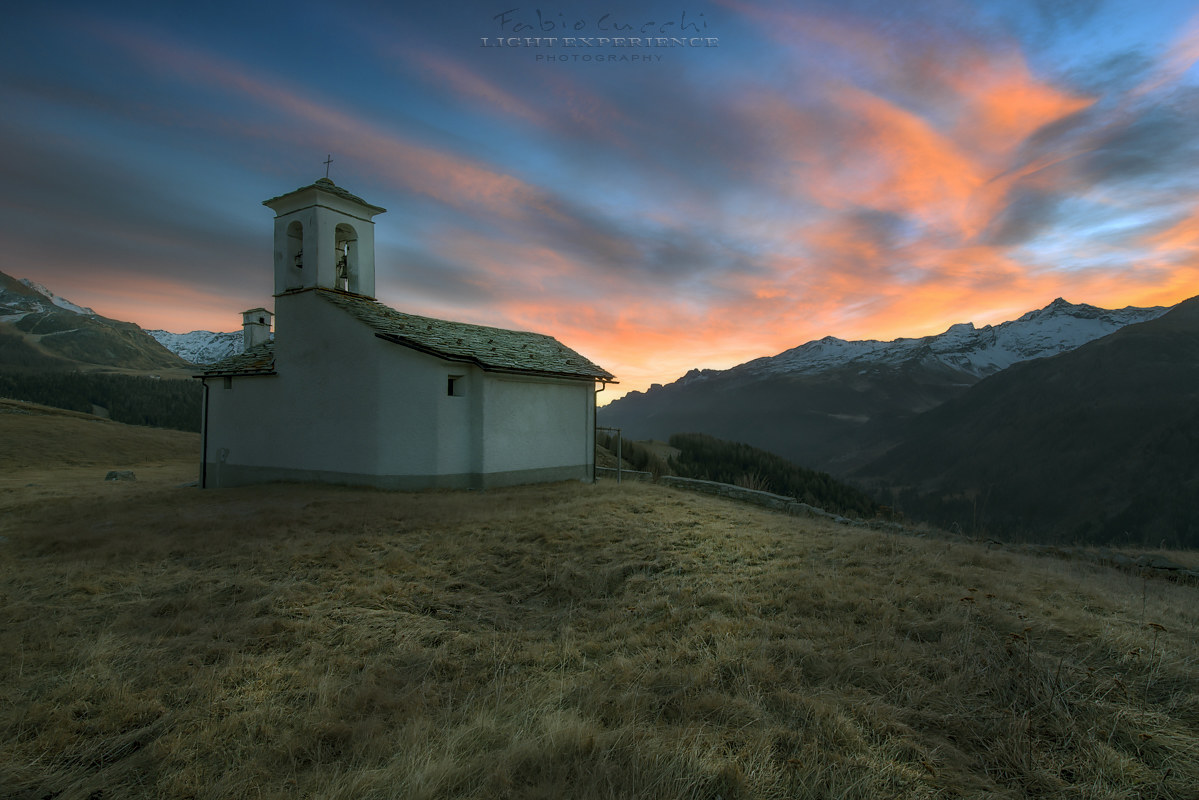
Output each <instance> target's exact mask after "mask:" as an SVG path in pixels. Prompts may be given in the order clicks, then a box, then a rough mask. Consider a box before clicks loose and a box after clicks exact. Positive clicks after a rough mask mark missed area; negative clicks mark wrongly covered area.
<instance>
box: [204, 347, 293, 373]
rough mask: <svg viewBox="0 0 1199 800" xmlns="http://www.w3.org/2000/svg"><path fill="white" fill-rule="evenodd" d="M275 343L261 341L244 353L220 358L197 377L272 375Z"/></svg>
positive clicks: (273, 371)
mask: <svg viewBox="0 0 1199 800" xmlns="http://www.w3.org/2000/svg"><path fill="white" fill-rule="evenodd" d="M274 374H275V343H274V342H263V343H262V344H260V345H257V346H255V347H251V348H250V349H249V350H247V351H245V352H244V353H238V354H237V355H235V356H229V357H227V358H222V359H221V360H220V361H218V362H216V363H215V364H212V365H210V366H209V367H208V368H207V369H205V370H204V372H202V373H201V374H199V375H197V376H196V377H197V378H219V377H222V376H224V375H230V376H232V375H274Z"/></svg>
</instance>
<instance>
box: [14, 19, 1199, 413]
mask: <svg viewBox="0 0 1199 800" xmlns="http://www.w3.org/2000/svg"><path fill="white" fill-rule="evenodd" d="M411 5H412V4H404V3H398V2H393V3H388V2H361V3H352V4H342V5H339V6H337V7H336V8H334V7H333V6H332V5H330V4H317V3H304V2H300V3H289V4H287V5H282V4H274V3H267V4H244V3H243V4H238V5H232V4H230V5H222V4H204V5H196V6H194V7H188V8H186V9H182V8H175V7H173V6H170V5H169V4H151V3H146V4H139V3H120V2H118V3H115V4H111V5H105V6H104V7H103V10H99V7H98V6H95V5H94V4H83V3H69V2H67V3H56V4H53V8H40V7H36V8H35V7H30V8H24V9H22V10H19V11H17V12H15V17H14V18H13V19H12V20H11V22H10V24H9V25H8V27H7V34H8V36H7V37H6V38H7V39H8V40H9V41H10V44H9V45H8V46H7V47H6V48H5V49H4V51H3V52H0V63H2V64H3V73H2V74H3V81H2V82H0V93H2V95H3V101H4V107H5V109H6V112H5V119H4V121H3V123H0V146H2V147H3V152H4V153H5V155H4V158H3V161H2V162H0V163H2V164H3V167H2V169H3V176H4V185H5V187H6V188H7V190H8V191H7V192H5V199H4V202H3V209H4V212H5V213H4V214H3V216H2V217H0V219H2V220H3V222H2V223H0V224H2V226H3V228H2V230H3V241H4V242H5V243H6V247H5V248H4V251H5V253H6V254H7V258H5V259H3V260H0V271H3V272H5V273H7V274H9V275H12V276H13V277H17V278H28V279H30V280H33V281H36V282H38V283H41V284H44V285H45V286H47V287H49V288H50V289H51V290H53V291H54V292H55V293H57V294H59V295H61V296H63V297H66V298H67V299H69V300H71V301H72V302H74V303H77V304H79V305H82V306H89V307H91V308H93V309H94V310H95V311H96V312H97V313H100V314H103V315H105V316H108V317H113V318H117V319H123V320H128V321H131V322H136V323H137V324H139V325H141V326H142V327H143V328H146V329H154V328H165V329H168V330H171V331H175V332H186V331H190V330H196V329H207V330H214V331H215V330H236V329H237V328H238V327H239V326H240V312H241V311H243V310H245V309H247V308H251V307H255V306H261V305H266V306H268V307H270V305H271V304H272V300H271V290H272V286H273V275H272V262H271V247H272V235H273V226H272V214H271V212H270V211H269V210H267V209H265V208H263V207H262V205H261V203H262V201H263V200H264V199H266V198H269V197H273V196H277V195H280V194H283V193H286V192H289V191H291V190H293V189H295V188H297V187H299V186H302V185H306V184H308V183H311V182H312V181H313V180H314V179H315V178H318V177H321V176H323V175H324V170H325V164H324V163H322V162H324V161H325V159H326V156H327V154H331V155H332V159H333V160H332V163H331V164H330V165H329V167H330V173H329V175H330V177H331V178H332V179H333V180H334V181H335V182H336V183H337V184H338V185H339V186H343V187H345V188H346V189H348V190H349V191H351V192H353V193H354V194H357V195H358V196H360V197H362V198H364V199H365V200H366V201H367V202H369V203H372V204H375V205H379V206H382V207H385V208H387V209H388V211H387V213H385V214H381V215H379V216H378V217H376V218H375V223H376V225H375V237H376V274H377V286H376V292H377V296H378V298H379V300H381V301H382V302H384V303H386V304H388V305H390V306H392V307H395V308H397V309H400V310H402V311H406V312H410V313H414V314H421V315H427V316H434V317H441V318H446V319H455V320H461V321H465V322H472V323H479V324H486V325H496V326H501V327H506V328H516V329H521V330H535V331H538V332H542V333H547V334H550V335H553V336H555V337H557V338H558V339H559V340H560V341H562V342H563V343H564V344H566V345H567V346H569V347H571V348H573V349H575V350H577V351H579V352H580V353H582V354H584V355H585V356H587V357H588V358H590V359H591V360H593V361H595V362H596V363H597V364H599V365H601V366H602V367H604V368H605V369H607V370H609V371H610V372H612V373H614V374H615V375H616V376H617V379H618V380H619V381H620V385H619V386H614V387H610V388H609V389H608V390H607V391H606V392H605V393H604V394H603V395H601V396H600V399H601V400H602V401H604V402H609V401H611V400H612V399H615V398H616V397H619V396H620V395H621V394H623V393H624V392H627V391H631V390H643V389H645V388H647V387H648V386H649V385H650V384H651V383H668V382H670V381H673V380H675V379H677V378H678V377H680V376H681V375H683V374H684V373H686V372H687V371H688V370H690V369H693V368H701V369H702V368H716V369H723V368H728V367H731V366H734V365H736V364H738V363H742V362H745V361H748V360H750V359H753V358H757V357H761V356H769V355H774V354H777V353H779V352H781V351H783V350H786V349H789V348H792V347H795V346H798V345H800V344H803V343H805V342H807V341H810V340H813V339H819V338H821V337H824V336H830V335H831V336H837V337H839V338H843V339H881V340H889V339H894V338H897V337H900V336H923V335H929V334H935V333H940V332H942V331H944V330H945V329H947V328H948V327H949V326H950V325H953V324H955V323H961V322H967V321H969V322H974V323H975V324H977V325H980V326H981V325H985V324H996V323H999V322H1003V321H1005V320H1009V319H1014V318H1016V317H1018V316H1020V315H1021V314H1023V313H1025V312H1027V311H1030V310H1033V309H1035V308H1040V307H1042V306H1044V305H1046V304H1048V303H1049V302H1051V301H1052V300H1053V299H1054V298H1056V297H1064V298H1065V299H1067V300H1069V301H1071V302H1075V303H1082V302H1085V303H1090V304H1093V305H1098V306H1103V307H1109V308H1112V307H1123V306H1127V305H1135V306H1152V305H1173V304H1175V303H1178V302H1180V301H1182V300H1184V299H1187V298H1188V297H1191V296H1194V295H1196V294H1199V67H1197V66H1196V62H1197V61H1199V12H1197V11H1196V9H1195V6H1194V4H1193V3H1190V2H1173V3H1171V2H1161V3H1154V4H1152V5H1151V6H1148V5H1145V4H1140V3H1138V2H1110V3H1098V2H1081V1H1080V2H1073V3H1048V2H1037V1H1036V0H1027V2H998V1H997V2H966V0H960V1H959V2H954V1H952V0H930V1H929V2H914V3H893V2H891V3H885V2H875V1H874V0H838V2H818V1H817V0H804V1H802V2H769V1H768V0H724V1H723V2H706V3H694V4H693V3H687V2H679V3H672V2H659V1H658V0H655V1H654V2H652V3H649V4H646V3H637V4H633V3H611V4H600V3H594V2H588V3H558V4H553V5H548V4H545V5H536V4H534V5H527V6H525V5H510V4H504V3H500V4H491V3H479V2H463V3H454V4H447V5H444V6H443V5H439V4H428V5H429V7H423V8H410V7H409V6H411ZM422 5H423V4H422ZM651 35H652V36H651ZM634 38H635V39H636V42H637V44H633V40H634ZM551 39H552V40H553V41H550V40H551ZM601 40H602V41H601ZM617 40H619V41H620V43H619V44H618V43H617ZM497 41H501V42H502V44H501V45H499V46H497V45H496V42H497ZM584 41H589V42H590V43H589V44H585V43H583V42H584ZM568 42H570V44H568ZM647 43H651V44H648V45H647ZM634 57H635V58H634Z"/></svg>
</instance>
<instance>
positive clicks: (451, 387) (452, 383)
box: [446, 375, 466, 397]
mask: <svg viewBox="0 0 1199 800" xmlns="http://www.w3.org/2000/svg"><path fill="white" fill-rule="evenodd" d="M465 388H466V381H465V379H464V378H463V376H461V375H451V376H450V377H449V378H448V379H447V380H446V394H447V395H449V396H450V397H461V396H462V394H463V390H464V389H465Z"/></svg>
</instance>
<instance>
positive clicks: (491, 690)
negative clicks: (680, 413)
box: [0, 410, 1199, 800]
mask: <svg viewBox="0 0 1199 800" xmlns="http://www.w3.org/2000/svg"><path fill="white" fill-rule="evenodd" d="M52 416H53V415H37V414H13V413H3V412H2V410H0V443H2V444H0V447H3V450H0V470H2V472H0V474H2V476H3V483H2V484H0V537H2V541H0V698H2V702H0V797H4V798H58V799H59V800H73V799H74V798H90V799H98V798H105V800H108V799H109V798H205V799H207V798H297V797H305V798H308V797H311V798H330V799H332V798H346V800H350V799H351V798H353V799H354V800H359V799H360V798H643V799H648V798H704V799H705V800H717V798H721V800H732V799H733V798H870V799H871V800H873V799H874V798H889V797H900V798H951V797H963V798H965V797H970V798H976V797H977V798H984V797H985V798H1023V797H1043V798H1057V797H1062V798H1179V799H1182V798H1195V797H1196V796H1199V632H1197V625H1199V602H1197V601H1199V589H1197V588H1196V587H1192V586H1183V585H1177V584H1173V583H1170V582H1166V581H1162V580H1156V579H1153V580H1149V579H1143V578H1141V577H1138V576H1136V575H1131V574H1128V573H1123V572H1118V571H1115V570H1110V569H1105V568H1098V567H1094V566H1090V565H1081V564H1073V563H1069V562H1065V561H1059V560H1054V559H1040V558H1034V557H1031V556H1023V555H1016V554H1012V553H1005V552H1002V551H995V550H988V549H987V548H986V547H985V546H982V545H975V544H971V543H968V542H962V541H955V540H950V539H947V538H938V537H936V536H928V537H923V538H918V537H914V536H904V535H896V534H887V533H879V532H873V531H864V530H857V529H849V528H845V527H838V526H834V525H830V524H824V523H820V522H814V521H809V520H800V519H796V518H791V517H787V516H784V515H780V514H776V513H772V512H768V511H765V510H761V509H757V508H752V507H748V506H743V505H738V504H735V503H731V502H729V501H725V500H721V499H717V498H713V497H708V496H701V495H691V494H686V493H681V492H677V491H672V490H668V489H664V488H661V487H658V486H654V485H644V484H638V483H626V484H624V485H622V486H619V487H618V486H616V485H615V484H613V483H610V482H608V483H601V484H598V485H595V486H590V485H582V484H557V485H548V486H536V487H520V488H513V489H506V490H499V491H487V492H428V493H387V492H377V491H367V490H357V489H345V488H336V487H310V486H289V485H276V486H269V487H262V488H253V489H251V488H247V489H236V490H220V491H207V492H204V491H200V490H197V489H194V488H183V487H181V486H180V485H179V484H180V483H181V482H183V481H187V480H191V479H194V477H195V461H196V458H195V449H196V447H197V445H196V439H195V437H194V436H193V437H192V438H191V439H190V440H188V439H178V438H176V437H179V436H184V437H186V436H187V435H186V434H175V433H171V432H162V431H151V432H146V431H143V430H140V429H132V428H126V429H124V433H123V434H122V433H120V432H119V429H120V428H122V427H123V426H115V428H113V429H109V428H108V427H107V426H112V425H114V424H113V423H98V422H94V421H90V420H87V419H85V418H82V417H79V418H71V417H66V416H59V417H58V418H57V419H51V417H52ZM63 426H66V427H63ZM88 426H91V427H88ZM113 430H118V432H117V433H113V432H112V431H113ZM64 431H66V433H64ZM142 435H147V438H146V439H145V440H143V441H139V442H137V443H132V444H131V443H130V442H131V440H130V439H129V438H128V437H137V436H142ZM93 437H99V438H98V439H96V440H93ZM113 437H115V438H113ZM101 440H102V441H101ZM97 441H101V443H100V444H97ZM14 442H19V443H20V444H19V446H14V444H13V443H14ZM122 442H124V443H123V444H122ZM122 448H124V449H122ZM31 452H34V453H38V455H29V453H31ZM106 453H111V454H112V457H111V458H107V459H106V456H105V454H106ZM116 468H126V469H133V470H134V471H135V472H136V473H137V475H138V480H137V481H136V482H128V483H105V482H104V481H103V480H102V479H103V475H104V472H105V471H106V470H107V469H116ZM30 484H33V485H30ZM1171 557H1173V558H1175V559H1176V560H1183V561H1187V560H1190V561H1192V562H1193V561H1194V557H1193V554H1185V553H1183V554H1180V553H1173V554H1171Z"/></svg>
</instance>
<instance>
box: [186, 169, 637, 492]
mask: <svg viewBox="0 0 1199 800" xmlns="http://www.w3.org/2000/svg"><path fill="white" fill-rule="evenodd" d="M263 205H265V206H267V207H268V208H270V209H271V210H272V211H274V212H275V295H274V297H275V311H274V314H272V313H271V312H270V311H268V310H266V309H264V308H256V309H251V310H250V311H246V312H245V313H244V314H243V331H244V336H245V351H244V352H243V353H241V354H239V355H236V356H232V357H230V358H227V359H225V360H223V361H221V362H219V363H217V364H214V365H212V366H211V367H209V368H207V369H206V370H205V371H204V372H203V374H201V375H198V376H197V377H198V378H200V379H201V381H202V382H203V384H204V411H203V415H204V417H203V426H202V442H203V443H202V450H203V454H202V456H201V478H200V483H201V486H204V487H224V486H237V485H242V484H249V483H263V482H267V481H319V482H327V483H346V484H361V485H369V486H377V487H381V488H388V489H424V488H434V487H446V488H485V487H490V486H500V485H508V484H517V483H534V482H541V481H554V480H567V479H577V480H585V481H590V480H591V479H592V476H593V472H594V453H595V391H596V384H597V383H600V384H603V383H611V382H613V376H612V375H611V373H609V372H607V371H606V370H604V369H602V368H600V367H598V366H596V365H595V364H593V363H592V362H590V361H588V360H587V359H586V358H584V357H583V356H581V355H579V354H578V353H576V352H575V351H573V350H571V349H570V348H568V347H566V346H564V345H562V344H561V343H559V342H558V341H557V340H555V339H554V338H552V337H550V336H545V335H542V334H537V333H526V332H520V331H510V330H504V329H501V328H490V327H485V326H482V325H469V324H466V323H461V322H447V321H444V320H438V319H430V318H427V317H418V316H414V315H412V314H405V313H403V312H400V311H396V310H395V309H392V308H389V307H387V306H385V305H383V304H382V303H380V302H378V301H377V300H375V298H374V293H375V237H374V227H375V224H374V222H373V217H375V215H377V214H381V213H383V211H384V210H385V209H382V208H379V207H378V206H373V205H371V204H370V203H367V202H366V201H364V200H362V199H361V198H359V197H356V196H354V195H353V194H351V193H350V192H348V191H346V190H345V189H342V188H341V187H338V186H336V185H334V183H333V181H331V180H329V179H328V178H321V179H319V180H317V181H316V182H315V183H312V184H310V185H308V186H303V187H301V188H299V189H296V190H295V191H293V192H288V193H287V194H284V195H281V196H279V197H274V198H271V199H270V200H267V201H265V202H264V203H263ZM272 317H273V322H274V326H275V333H274V336H273V337H272V336H271V324H272Z"/></svg>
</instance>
